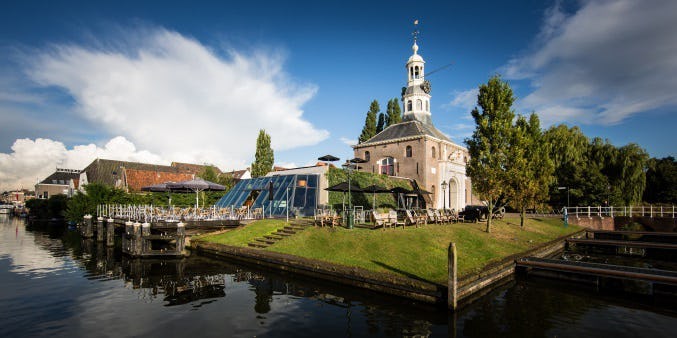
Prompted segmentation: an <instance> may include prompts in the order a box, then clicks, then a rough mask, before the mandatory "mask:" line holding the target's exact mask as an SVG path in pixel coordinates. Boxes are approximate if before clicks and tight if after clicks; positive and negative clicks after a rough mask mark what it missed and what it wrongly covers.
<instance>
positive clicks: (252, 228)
mask: <svg viewBox="0 0 677 338" xmlns="http://www.w3.org/2000/svg"><path fill="white" fill-rule="evenodd" d="M286 225H287V222H285V221H283V220H277V219H266V220H259V221H256V222H253V223H250V224H247V225H245V226H243V227H240V228H237V229H233V230H230V231H227V232H224V233H220V234H218V235H207V236H201V237H200V238H199V239H200V240H205V241H209V242H213V243H219V244H226V245H232V246H247V243H250V242H252V241H254V239H256V238H260V237H263V236H266V235H270V234H272V233H274V232H276V231H277V229H282V228H284V227H285V226H286Z"/></svg>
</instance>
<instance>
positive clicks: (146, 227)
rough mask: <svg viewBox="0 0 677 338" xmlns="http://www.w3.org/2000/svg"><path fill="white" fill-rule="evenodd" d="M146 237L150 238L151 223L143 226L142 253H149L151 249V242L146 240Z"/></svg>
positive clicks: (145, 223)
mask: <svg viewBox="0 0 677 338" xmlns="http://www.w3.org/2000/svg"><path fill="white" fill-rule="evenodd" d="M146 236H150V223H148V222H144V223H143V224H141V239H140V241H141V253H147V252H149V251H150V249H151V244H150V241H149V240H145V239H144V237H146Z"/></svg>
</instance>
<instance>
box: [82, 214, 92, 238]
mask: <svg viewBox="0 0 677 338" xmlns="http://www.w3.org/2000/svg"><path fill="white" fill-rule="evenodd" d="M82 237H84V238H91V237H92V215H85V227H84V229H82Z"/></svg>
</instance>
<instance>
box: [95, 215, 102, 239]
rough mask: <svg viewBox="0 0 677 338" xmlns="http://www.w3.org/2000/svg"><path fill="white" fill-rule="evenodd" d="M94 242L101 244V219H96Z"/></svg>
mask: <svg viewBox="0 0 677 338" xmlns="http://www.w3.org/2000/svg"><path fill="white" fill-rule="evenodd" d="M96 241H97V242H103V217H97V219H96Z"/></svg>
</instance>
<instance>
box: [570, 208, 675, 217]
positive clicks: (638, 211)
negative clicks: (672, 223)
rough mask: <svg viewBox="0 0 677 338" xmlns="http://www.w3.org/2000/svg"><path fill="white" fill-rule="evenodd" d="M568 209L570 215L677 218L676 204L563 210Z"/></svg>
mask: <svg viewBox="0 0 677 338" xmlns="http://www.w3.org/2000/svg"><path fill="white" fill-rule="evenodd" d="M565 210H566V212H567V214H568V216H569V217H573V216H576V217H592V216H597V217H614V216H626V217H633V216H638V217H667V218H676V217H677V208H675V206H674V205H673V206H667V207H666V206H653V205H649V206H645V205H640V206H623V207H614V206H609V207H603V206H587V207H569V208H567V207H564V208H563V209H562V212H564V211H565Z"/></svg>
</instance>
